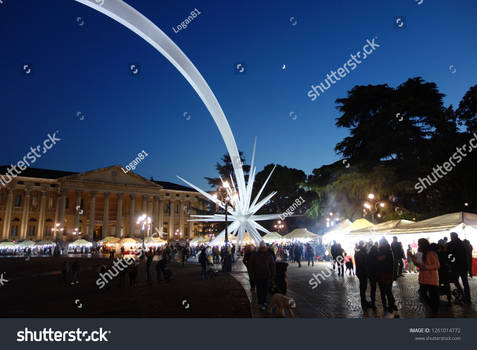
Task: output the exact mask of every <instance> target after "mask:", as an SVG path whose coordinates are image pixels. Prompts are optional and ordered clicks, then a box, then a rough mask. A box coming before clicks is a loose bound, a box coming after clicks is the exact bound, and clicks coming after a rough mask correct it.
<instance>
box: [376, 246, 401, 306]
mask: <svg viewBox="0 0 477 350" xmlns="http://www.w3.org/2000/svg"><path fill="white" fill-rule="evenodd" d="M377 259H378V262H379V270H378V283H379V291H380V292H381V301H382V303H383V309H384V312H385V313H387V312H389V313H393V311H398V308H397V307H396V300H395V299H394V295H393V291H392V287H393V281H394V276H395V272H394V257H393V252H392V250H391V246H390V245H389V243H388V241H386V239H385V238H382V239H381V240H380V241H379V248H378V256H377Z"/></svg>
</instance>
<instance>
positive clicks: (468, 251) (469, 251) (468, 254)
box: [463, 239, 474, 278]
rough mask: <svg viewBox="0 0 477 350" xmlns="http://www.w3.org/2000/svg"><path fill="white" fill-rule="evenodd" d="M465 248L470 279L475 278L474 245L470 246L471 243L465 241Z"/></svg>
mask: <svg viewBox="0 0 477 350" xmlns="http://www.w3.org/2000/svg"><path fill="white" fill-rule="evenodd" d="M463 242H464V247H465V258H466V260H467V271H469V277H470V278H473V277H472V276H473V272H472V251H473V250H474V247H472V244H470V241H469V240H468V239H464V240H463Z"/></svg>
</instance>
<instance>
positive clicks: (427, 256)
mask: <svg viewBox="0 0 477 350" xmlns="http://www.w3.org/2000/svg"><path fill="white" fill-rule="evenodd" d="M417 246H418V252H421V253H422V262H420V261H418V259H417V258H416V257H415V255H411V258H412V259H413V262H414V264H416V266H417V267H419V286H420V289H419V294H420V295H421V297H422V298H423V299H424V300H425V301H426V302H427V303H428V304H429V306H430V307H431V309H432V311H433V312H437V311H438V310H439V267H440V264H439V257H438V256H437V253H436V252H435V251H434V250H433V249H432V248H431V245H430V244H429V241H428V240H427V239H425V238H420V239H419V240H418V241H417Z"/></svg>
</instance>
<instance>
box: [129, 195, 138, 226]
mask: <svg viewBox="0 0 477 350" xmlns="http://www.w3.org/2000/svg"><path fill="white" fill-rule="evenodd" d="M129 203H130V205H129V234H130V235H132V234H133V233H134V223H135V221H134V219H135V218H134V215H135V214H134V207H135V204H136V195H134V194H131V195H129Z"/></svg>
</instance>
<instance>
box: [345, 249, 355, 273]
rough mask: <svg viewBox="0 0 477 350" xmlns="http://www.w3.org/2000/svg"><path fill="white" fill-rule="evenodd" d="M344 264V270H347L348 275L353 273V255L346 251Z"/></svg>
mask: <svg viewBox="0 0 477 350" xmlns="http://www.w3.org/2000/svg"><path fill="white" fill-rule="evenodd" d="M344 262H345V266H346V271H345V273H346V272H347V271H349V275H350V276H352V275H354V264H353V257H352V256H351V255H349V254H347V253H346V256H345V258H344Z"/></svg>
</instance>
